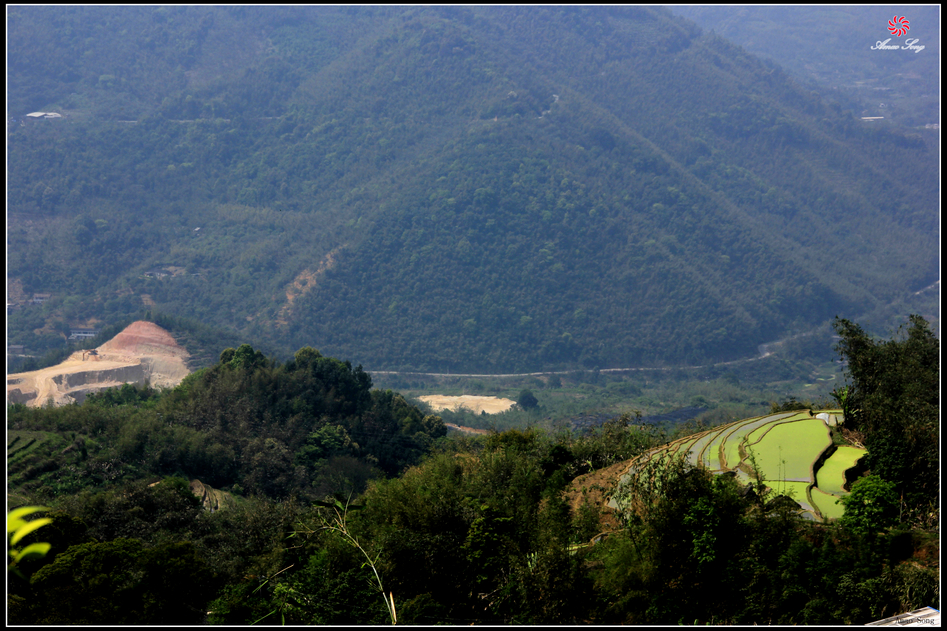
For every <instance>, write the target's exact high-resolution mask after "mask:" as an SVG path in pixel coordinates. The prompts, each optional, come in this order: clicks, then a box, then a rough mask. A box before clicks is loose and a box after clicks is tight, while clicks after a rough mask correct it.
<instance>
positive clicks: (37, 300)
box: [30, 294, 53, 305]
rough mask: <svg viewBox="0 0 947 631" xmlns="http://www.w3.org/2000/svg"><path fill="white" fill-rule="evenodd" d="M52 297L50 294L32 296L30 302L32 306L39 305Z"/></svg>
mask: <svg viewBox="0 0 947 631" xmlns="http://www.w3.org/2000/svg"><path fill="white" fill-rule="evenodd" d="M52 297H53V295H52V294H33V298H32V299H30V302H32V303H33V304H34V305H41V304H43V303H44V302H46V301H47V300H49V299H50V298H52Z"/></svg>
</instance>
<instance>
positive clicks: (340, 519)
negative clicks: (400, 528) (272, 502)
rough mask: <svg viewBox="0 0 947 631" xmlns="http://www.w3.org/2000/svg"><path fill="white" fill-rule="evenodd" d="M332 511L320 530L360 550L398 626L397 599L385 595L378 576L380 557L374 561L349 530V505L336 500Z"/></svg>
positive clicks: (324, 519) (392, 622) (390, 614)
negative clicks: (331, 516)
mask: <svg viewBox="0 0 947 631" xmlns="http://www.w3.org/2000/svg"><path fill="white" fill-rule="evenodd" d="M332 510H333V511H334V512H335V517H334V518H332V519H331V520H329V519H326V518H325V517H322V527H321V528H320V529H319V530H327V531H329V532H335V533H338V534H339V535H341V536H342V538H343V539H344V540H345V541H346V542H347V543H348V544H349V545H351V546H352V547H354V548H356V549H358V551H359V552H361V553H362V555H363V556H364V557H365V563H363V564H362V567H363V568H364V567H366V566H368V567H370V568H371V569H372V572H373V573H374V574H375V581H376V582H377V583H378V591H379V593H381V597H382V600H384V601H385V607H386V608H387V609H388V616H389V618H391V624H398V614H397V611H396V610H395V597H394V594H392V593H389V594H388V595H387V596H386V595H385V587H384V585H383V584H382V582H381V576H380V575H379V574H378V568H377V566H376V564H377V563H378V557H379V556H380V555H377V554H376V555H375V558H374V559H373V558H372V557H371V555H370V554H368V552H367V551H366V550H365V548H363V547H362V545H361V544H360V543H359V541H358V537H356V536H355V535H353V534H352V533H351V531H350V530H349V526H348V513H349V503H348V501H346V503H345V504H344V505H343V504H342V502H340V501H339V500H338V499H336V500H335V502H334V504H333V505H332ZM310 533H312V530H309V531H308V533H307V534H310ZM296 534H299V531H297V532H294V533H292V534H291V535H290V536H291V537H292V536H294V535H296Z"/></svg>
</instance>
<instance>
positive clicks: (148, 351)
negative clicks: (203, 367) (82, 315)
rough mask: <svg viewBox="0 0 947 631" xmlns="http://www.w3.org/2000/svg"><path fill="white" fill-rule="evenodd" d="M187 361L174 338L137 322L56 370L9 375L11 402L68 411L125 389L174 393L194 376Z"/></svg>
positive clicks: (47, 369)
mask: <svg viewBox="0 0 947 631" xmlns="http://www.w3.org/2000/svg"><path fill="white" fill-rule="evenodd" d="M187 359H188V353H187V351H185V350H184V349H183V348H182V347H181V346H179V345H178V343H177V342H175V341H174V338H173V337H171V334H170V333H168V332H167V331H165V330H164V329H162V328H161V327H159V326H158V325H156V324H153V323H151V322H143V321H139V322H133V323H132V324H130V325H128V326H127V327H126V328H125V330H123V331H122V332H121V333H119V334H118V335H116V336H115V337H114V338H112V339H111V340H109V341H108V342H106V343H105V344H102V345H101V346H99V347H98V348H96V349H91V350H83V351H76V352H75V353H73V354H72V355H71V356H70V357H69V358H68V359H67V360H66V361H64V362H62V363H60V364H57V365H56V366H51V367H49V368H43V369H41V370H35V371H32V372H23V373H15V374H11V375H7V401H8V402H10V403H25V404H26V405H28V406H30V407H41V406H43V405H45V404H47V403H49V402H52V404H53V405H65V404H69V403H73V402H82V401H83V400H84V399H85V396H86V395H87V394H88V393H90V392H97V391H99V390H104V389H106V388H115V387H119V386H121V385H122V384H125V383H134V384H137V385H142V384H144V383H145V382H148V383H149V384H151V385H152V386H155V387H173V386H176V385H177V384H179V383H181V380H182V379H184V377H185V376H187V374H188V373H189V372H190V371H189V370H188V368H187V365H186V362H187Z"/></svg>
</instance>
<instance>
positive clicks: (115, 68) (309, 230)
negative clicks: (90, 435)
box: [8, 7, 939, 371]
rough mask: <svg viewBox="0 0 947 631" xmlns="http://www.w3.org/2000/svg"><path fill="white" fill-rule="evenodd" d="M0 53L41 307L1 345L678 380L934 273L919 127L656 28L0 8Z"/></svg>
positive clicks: (933, 154)
mask: <svg viewBox="0 0 947 631" xmlns="http://www.w3.org/2000/svg"><path fill="white" fill-rule="evenodd" d="M8 40H9V44H8V51H9V62H8V63H9V84H10V89H11V95H10V108H11V109H10V111H11V115H12V116H13V118H15V119H17V120H16V121H15V122H11V123H9V124H8V144H9V185H8V188H9V211H10V215H9V220H8V221H9V223H8V247H9V252H10V254H9V271H8V276H9V278H10V279H11V282H13V283H15V284H16V286H17V287H21V288H22V294H23V296H30V295H32V294H35V293H49V294H51V298H50V299H49V300H48V301H47V302H46V303H44V304H43V305H41V306H39V305H24V306H23V307H22V308H21V309H19V310H17V311H15V312H14V313H13V314H11V324H10V334H11V341H13V342H15V343H20V344H25V345H27V346H30V345H33V346H36V347H41V346H42V345H44V344H49V340H50V339H54V338H51V337H50V334H54V333H55V332H57V331H62V330H63V329H68V325H69V324H72V323H75V322H78V321H89V320H100V321H109V320H110V319H117V318H121V317H127V316H128V314H130V313H134V312H136V311H137V310H139V309H142V308H145V307H148V308H153V309H156V310H158V311H161V312H165V313H169V314H172V315H175V316H186V317H196V318H198V319H200V320H201V321H203V322H206V323H209V324H213V325H215V326H220V327H222V328H228V329H232V330H236V331H238V332H240V333H241V334H242V335H245V336H247V337H248V338H252V339H255V340H260V341H261V343H265V344H267V345H270V346H272V347H279V348H283V349H286V350H288V349H293V348H298V347H301V346H304V345H311V346H315V347H318V348H319V349H320V350H322V351H323V352H326V353H328V354H331V355H334V356H341V357H348V358H352V359H354V360H356V361H358V362H361V363H364V364H365V365H366V366H368V367H370V368H373V369H384V368H388V369H399V368H410V369H438V370H457V369H469V370H477V371H493V370H505V371H512V370H522V369H539V368H553V367H571V366H585V367H588V368H593V367H602V368H604V367H614V366H639V365H661V364H675V363H684V362H687V363H696V362H703V361H708V360H724V359H732V358H735V357H739V356H742V355H747V354H751V353H753V352H755V349H756V348H757V346H758V345H759V344H760V343H763V342H767V341H770V340H772V339H775V338H777V337H780V336H782V335H784V334H786V333H788V332H790V331H793V330H798V329H804V328H807V327H812V326H816V325H819V324H822V323H824V322H826V321H827V320H829V319H830V318H832V317H833V316H835V315H836V314H841V315H845V314H849V313H862V312H865V311H867V310H870V309H872V308H874V307H877V306H879V305H881V304H886V303H888V302H891V301H894V300H896V299H899V298H901V297H902V296H904V295H906V294H907V293H910V292H911V291H916V290H918V289H921V288H922V287H926V286H928V285H930V284H931V283H932V282H934V280H936V279H937V278H938V265H939V259H938V240H939V234H938V229H939V228H938V215H937V209H938V197H939V183H938V171H937V162H938V152H937V145H936V142H935V138H934V137H933V136H927V135H924V134H926V133H933V132H926V131H924V130H920V131H918V132H916V133H915V132H910V133H908V132H903V131H898V130H892V129H884V128H872V127H870V126H866V125H864V124H863V123H862V122H861V121H860V120H858V119H857V118H856V117H855V116H854V115H853V114H852V113H851V112H848V111H843V110H842V108H841V107H839V106H838V105H837V104H834V103H832V102H830V101H827V100H825V99H823V97H822V96H820V95H819V94H818V93H816V92H813V91H811V90H809V89H803V88H801V87H800V86H799V85H798V84H796V83H795V82H794V81H793V80H792V79H791V78H790V77H789V76H787V75H786V74H785V73H784V72H783V71H782V70H780V69H779V68H778V67H775V66H774V65H773V64H764V63H762V62H761V61H759V60H758V59H756V58H755V57H752V56H750V55H749V54H747V53H746V52H744V51H743V50H742V49H740V48H738V47H736V46H734V45H732V44H730V43H729V42H728V41H726V40H724V39H722V38H721V37H719V36H716V35H713V34H710V33H707V32H702V31H701V30H700V29H699V28H698V27H697V26H695V25H694V24H693V23H691V22H688V21H686V20H684V19H682V18H677V17H673V16H672V15H671V14H670V13H669V12H667V11H665V10H663V9H657V8H645V9H641V8H625V7H611V8H607V7H599V8H591V9H583V8H553V7H550V8H513V7H507V8H473V7H450V8H422V7H407V8H343V7H329V8H321V7H312V8H304V7H298V8H296V7H290V8H276V9H273V8H269V7H245V8H233V9H231V8H214V7H198V8H186V7H176V8H151V7H148V8H125V9H111V8H105V7H76V8H58V7H19V8H15V9H11V10H10V18H9V37H8ZM39 48H41V49H43V50H44V54H43V55H42V56H41V57H42V58H41V59H39V58H37V56H36V55H35V51H36V50H37V49H39ZM34 111H51V112H61V113H62V114H63V118H62V119H57V120H24V119H23V115H24V114H26V113H28V112H34ZM131 121H134V122H131ZM24 301H25V300H24ZM44 333H45V335H44Z"/></svg>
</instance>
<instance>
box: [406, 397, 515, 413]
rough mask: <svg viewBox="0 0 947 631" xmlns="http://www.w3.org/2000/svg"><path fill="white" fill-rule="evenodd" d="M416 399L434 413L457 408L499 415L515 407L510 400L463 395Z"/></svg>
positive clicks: (513, 402)
mask: <svg viewBox="0 0 947 631" xmlns="http://www.w3.org/2000/svg"><path fill="white" fill-rule="evenodd" d="M418 399H420V400H421V401H424V402H425V403H427V404H428V405H430V406H431V409H432V410H434V411H435V412H438V411H440V410H455V411H456V410H457V409H459V408H465V409H467V410H470V411H471V412H474V413H476V414H480V413H481V412H486V413H487V414H499V413H500V412H506V411H507V410H509V409H510V408H511V407H513V406H514V405H516V401H511V400H510V399H501V398H499V397H484V396H476V395H472V394H464V395H461V396H455V397H450V396H446V395H442V394H428V395H425V396H423V397H418Z"/></svg>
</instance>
